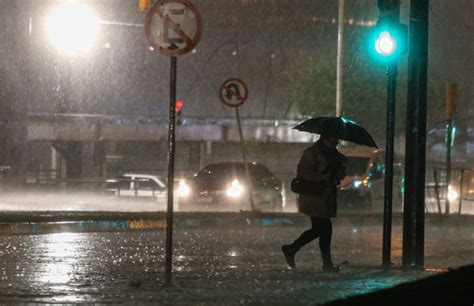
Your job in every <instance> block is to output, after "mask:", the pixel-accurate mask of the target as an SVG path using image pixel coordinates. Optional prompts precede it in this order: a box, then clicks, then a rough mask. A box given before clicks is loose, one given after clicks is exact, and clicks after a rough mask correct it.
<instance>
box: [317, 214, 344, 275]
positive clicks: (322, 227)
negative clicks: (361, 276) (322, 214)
mask: <svg viewBox="0 0 474 306" xmlns="http://www.w3.org/2000/svg"><path fill="white" fill-rule="evenodd" d="M318 221H319V222H318V225H317V226H318V230H319V232H320V237H319V248H320V249H321V257H322V259H323V270H324V271H327V272H335V271H338V270H339V268H338V267H336V266H334V264H333V262H332V258H331V239H332V222H331V219H329V218H322V219H320V220H318Z"/></svg>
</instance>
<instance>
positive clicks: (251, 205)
mask: <svg viewBox="0 0 474 306" xmlns="http://www.w3.org/2000/svg"><path fill="white" fill-rule="evenodd" d="M235 116H236V117H237V128H238V130H239V138H240V144H241V146H242V158H243V159H244V167H245V176H247V186H249V201H250V208H251V209H252V211H255V203H254V202H253V192H252V181H251V180H250V170H249V165H248V163H247V151H246V150H245V144H244V135H243V133H242V124H241V122H240V113H239V108H238V107H236V108H235Z"/></svg>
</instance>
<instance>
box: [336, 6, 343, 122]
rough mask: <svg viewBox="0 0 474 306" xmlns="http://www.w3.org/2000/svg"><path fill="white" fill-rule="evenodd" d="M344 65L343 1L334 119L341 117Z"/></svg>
mask: <svg viewBox="0 0 474 306" xmlns="http://www.w3.org/2000/svg"><path fill="white" fill-rule="evenodd" d="M343 64H344V0H339V19H338V31H337V68H336V69H337V71H336V74H337V77H336V117H340V116H342V95H343V76H344V70H343Z"/></svg>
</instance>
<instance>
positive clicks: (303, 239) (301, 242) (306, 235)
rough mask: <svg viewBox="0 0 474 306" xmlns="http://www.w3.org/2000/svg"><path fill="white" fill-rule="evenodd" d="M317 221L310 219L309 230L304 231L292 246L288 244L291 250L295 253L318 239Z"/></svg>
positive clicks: (313, 218)
mask: <svg viewBox="0 0 474 306" xmlns="http://www.w3.org/2000/svg"><path fill="white" fill-rule="evenodd" d="M317 219H319V218H316V217H311V228H310V229H309V230H306V231H304V232H303V233H302V234H301V235H300V236H299V237H298V238H297V239H296V240H295V241H294V242H293V243H292V244H290V245H291V246H292V247H293V249H295V250H296V251H295V253H296V252H298V251H299V250H300V249H301V248H302V247H303V246H305V245H306V244H308V243H310V242H311V241H313V240H314V239H316V238H318V237H319V235H320V232H319V229H318V228H317V223H318V221H317Z"/></svg>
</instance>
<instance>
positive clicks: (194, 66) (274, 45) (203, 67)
mask: <svg viewBox="0 0 474 306" xmlns="http://www.w3.org/2000/svg"><path fill="white" fill-rule="evenodd" d="M86 2H90V3H92V4H93V5H95V6H96V9H97V12H98V14H99V15H100V17H101V19H102V20H107V21H120V22H131V23H143V20H144V16H145V15H144V13H139V12H138V11H137V9H136V1H130V0H120V1H118V0H115V1H112V0H108V1H86ZM55 3H57V1H46V0H37V1H31V2H28V1H10V0H0V8H1V14H2V18H1V20H0V26H1V28H2V30H1V32H0V39H1V40H2V44H1V46H0V81H1V83H0V92H1V95H0V104H1V105H3V108H4V110H5V109H6V110H8V108H11V109H16V110H21V109H23V107H22V105H24V104H22V101H26V100H28V108H29V110H30V111H31V112H36V111H37V112H55V111H60V112H61V111H63V112H81V113H82V112H84V113H106V114H148V115H152V114H157V115H159V114H164V113H165V112H166V110H167V108H166V104H167V99H168V75H169V71H168V69H169V60H168V58H166V57H164V56H161V55H159V54H157V53H154V52H150V51H149V50H147V43H146V40H145V38H144V34H143V28H136V27H124V26H105V25H104V26H102V31H101V36H100V38H99V41H98V42H97V46H96V47H95V48H94V50H93V51H92V53H91V54H90V56H88V57H83V58H70V57H69V58H68V57H65V56H58V54H57V53H56V50H54V49H53V48H52V47H51V46H50V45H49V42H47V41H46V40H45V37H44V30H43V23H44V19H45V16H46V14H47V12H48V10H49V9H50V7H51V6H52V5H53V4H55ZM195 3H196V5H197V6H198V7H199V8H200V11H201V13H202V15H203V18H204V25H205V30H204V35H203V38H202V40H201V42H200V44H199V45H198V46H197V52H196V53H195V54H187V55H185V56H182V57H180V58H179V60H178V69H179V71H178V97H179V98H182V99H183V100H184V101H185V108H184V114H186V115H187V116H195V117H222V116H230V115H231V114H232V113H231V112H230V111H229V110H226V109H224V108H223V107H222V106H221V105H220V103H219V100H218V98H217V90H218V88H219V85H220V83H221V82H222V81H223V80H224V79H226V78H228V77H230V76H236V77H240V78H242V79H244V80H245V81H246V82H247V85H248V86H249V88H250V93H251V94H250V98H249V101H248V103H247V104H246V105H245V106H244V107H243V108H242V113H243V116H244V117H252V118H263V117H265V118H281V117H282V116H283V115H284V113H285V111H286V109H287V106H288V103H289V102H290V101H289V99H290V97H291V88H290V87H289V84H290V82H289V80H290V79H293V78H294V77H295V75H292V74H291V73H294V72H292V70H291V67H292V66H293V61H295V60H301V59H304V58H305V57H307V56H312V57H315V58H317V57H318V56H320V53H321V52H327V50H332V51H333V52H334V59H335V56H336V41H337V28H336V26H335V25H334V24H332V23H331V22H329V23H325V22H318V21H316V22H315V21H314V18H325V19H329V20H331V19H332V18H337V1H336V0H333V1H328V0H319V1H315V0H304V1H302V0H300V1H289V0H286V1H285V0H274V1H269V0H268V1H264V0H262V1H242V0H241V1H237V0H219V1H216V0H212V1H211V0H199V1H195ZM408 4H409V3H408V1H402V20H404V21H405V22H408V20H407V6H408ZM346 6H347V7H346V18H347V19H349V18H354V19H355V20H375V19H376V17H377V14H378V11H377V7H376V0H373V1H368V0H364V1H347V0H346ZM29 16H32V17H33V32H32V36H31V37H29V36H28V19H29ZM472 16H474V1H470V0H456V1H450V0H433V1H431V10H430V49H429V52H430V54H429V55H430V62H429V71H430V75H431V76H432V77H433V78H434V79H435V80H436V82H437V83H436V84H439V86H442V84H444V83H445V82H446V81H454V82H458V85H459V104H460V105H462V107H463V108H471V112H472V108H473V107H474V106H473V97H474V89H473V88H472V84H473V83H474V63H473V61H472V60H471V58H470V57H471V56H472V54H474V42H473V41H472V37H473V36H474V35H473V33H474V20H473V18H472ZM367 29H368V28H364V27H355V26H347V27H346V33H347V44H348V45H350V44H354V43H358V40H357V37H358V35H359V34H361V33H362V35H363V33H364V31H366V30H367ZM106 42H108V43H110V44H111V46H112V47H111V48H108V49H106V48H104V44H105V43H106ZM234 51H235V52H236V55H232V54H233V52H234ZM28 97H29V98H28ZM429 103H431V106H432V107H440V105H441V106H442V103H443V101H430V102H429ZM7 112H8V111H7ZM471 114H472V113H471ZM289 115H290V116H292V115H294V112H290V114H289Z"/></svg>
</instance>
